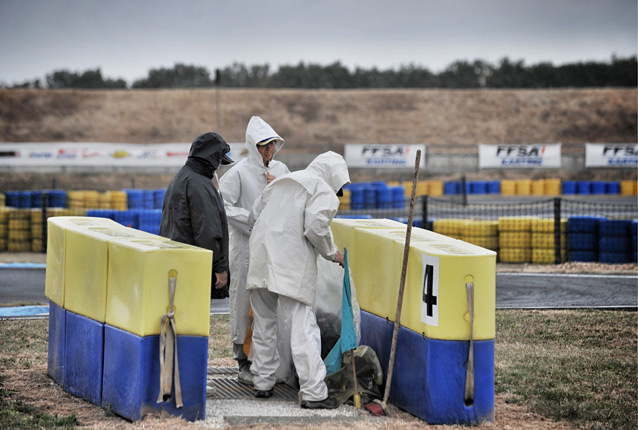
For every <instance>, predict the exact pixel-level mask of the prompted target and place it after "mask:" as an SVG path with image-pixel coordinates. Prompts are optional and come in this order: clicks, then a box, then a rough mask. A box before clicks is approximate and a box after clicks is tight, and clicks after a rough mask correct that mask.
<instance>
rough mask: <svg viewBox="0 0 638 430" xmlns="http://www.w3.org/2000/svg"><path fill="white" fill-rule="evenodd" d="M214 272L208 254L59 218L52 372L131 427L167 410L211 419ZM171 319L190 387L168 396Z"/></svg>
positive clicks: (51, 239) (50, 266)
mask: <svg viewBox="0 0 638 430" xmlns="http://www.w3.org/2000/svg"><path fill="white" fill-rule="evenodd" d="M169 271H170V273H171V275H170V276H171V277H172V279H171V281H173V282H175V285H176V287H175V288H174V289H173V290H171V289H169V284H170V285H172V284H171V281H169ZM211 273H212V253H211V252H210V251H208V250H205V249H201V248H197V247H194V246H190V245H185V244H181V243H177V242H173V241H170V240H168V239H166V238H161V237H159V236H155V235H152V234H150V233H146V232H141V231H138V230H134V229H131V228H127V227H123V226H122V225H120V224H118V223H117V222H115V221H113V220H110V219H106V218H91V217H55V218H50V219H49V220H48V249H47V273H46V287H45V293H46V296H47V297H48V298H49V300H50V317H49V334H50V335H49V357H48V373H49V375H50V376H51V377H52V378H53V379H54V380H55V381H56V382H57V383H58V384H60V385H61V386H62V387H63V388H64V389H65V391H67V392H69V393H71V394H73V395H75V396H78V397H80V398H83V399H86V400H88V401H90V402H92V403H94V404H97V405H101V406H104V407H109V408H110V409H111V410H112V411H113V412H115V413H117V414H119V415H121V416H123V417H125V418H127V419H130V420H139V419H141V418H142V417H143V416H144V415H146V414H147V413H151V412H156V411H160V410H163V411H166V412H168V413H171V414H174V415H180V416H182V417H184V418H186V419H188V420H197V419H203V418H204V417H205V412H206V366H207V357H208V335H209V313H210V305H209V303H210V288H211ZM171 291H173V293H172V292H171ZM164 317H167V318H168V320H169V322H171V321H172V322H174V325H175V331H176V332H177V333H176V334H175V336H174V338H173V342H171V340H170V339H171V337H170V336H168V337H166V339H169V340H168V341H167V342H168V343H169V344H170V345H171V347H174V348H175V364H174V367H175V368H176V371H178V372H179V375H181V376H180V378H179V380H180V381H181V383H180V384H179V387H180V388H181V390H178V389H177V387H176V386H177V382H175V386H173V387H172V389H171V387H170V385H169V389H168V392H170V393H171V395H170V396H168V395H167V396H166V397H163V396H161V395H160V391H161V390H163V389H164V387H162V386H161V385H162V384H160V373H161V372H162V373H163V374H167V375H168V376H169V380H171V378H172V373H171V372H170V369H166V368H165V369H163V370H164V371H163V370H162V366H163V365H162V362H163V360H160V358H159V354H158V351H159V349H160V348H159V345H160V341H161V339H162V338H164V335H165V334H164V333H163V332H161V327H162V322H163V319H165V318H164ZM168 349H169V348H167V350H168ZM167 354H168V353H167ZM170 357H171V362H172V357H173V355H172V354H171V356H170ZM166 371H168V373H167V372H166ZM176 374H177V373H176ZM175 381H177V378H175ZM171 390H172V391H171ZM162 392H163V393H165V394H167V392H166V391H162Z"/></svg>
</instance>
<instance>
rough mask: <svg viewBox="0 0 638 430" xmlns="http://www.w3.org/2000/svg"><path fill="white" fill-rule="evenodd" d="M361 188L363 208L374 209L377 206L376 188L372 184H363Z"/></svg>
mask: <svg viewBox="0 0 638 430" xmlns="http://www.w3.org/2000/svg"><path fill="white" fill-rule="evenodd" d="M362 188H363V208H364V209H375V208H376V207H377V188H376V187H375V186H374V185H373V184H363V186H362ZM350 204H352V203H350Z"/></svg>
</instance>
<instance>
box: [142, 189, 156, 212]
mask: <svg viewBox="0 0 638 430" xmlns="http://www.w3.org/2000/svg"><path fill="white" fill-rule="evenodd" d="M142 196H143V204H142V205H143V209H153V208H154V206H155V197H154V196H153V190H144V191H143V192H142Z"/></svg>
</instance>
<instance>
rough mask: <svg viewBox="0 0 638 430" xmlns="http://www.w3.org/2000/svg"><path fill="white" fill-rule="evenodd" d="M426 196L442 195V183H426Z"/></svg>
mask: <svg viewBox="0 0 638 430" xmlns="http://www.w3.org/2000/svg"><path fill="white" fill-rule="evenodd" d="M428 195H430V196H434V197H438V196H442V195H443V181H428Z"/></svg>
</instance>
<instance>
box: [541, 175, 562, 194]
mask: <svg viewBox="0 0 638 430" xmlns="http://www.w3.org/2000/svg"><path fill="white" fill-rule="evenodd" d="M545 194H546V195H548V196H560V194H561V180H560V179H559V178H550V179H545Z"/></svg>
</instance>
